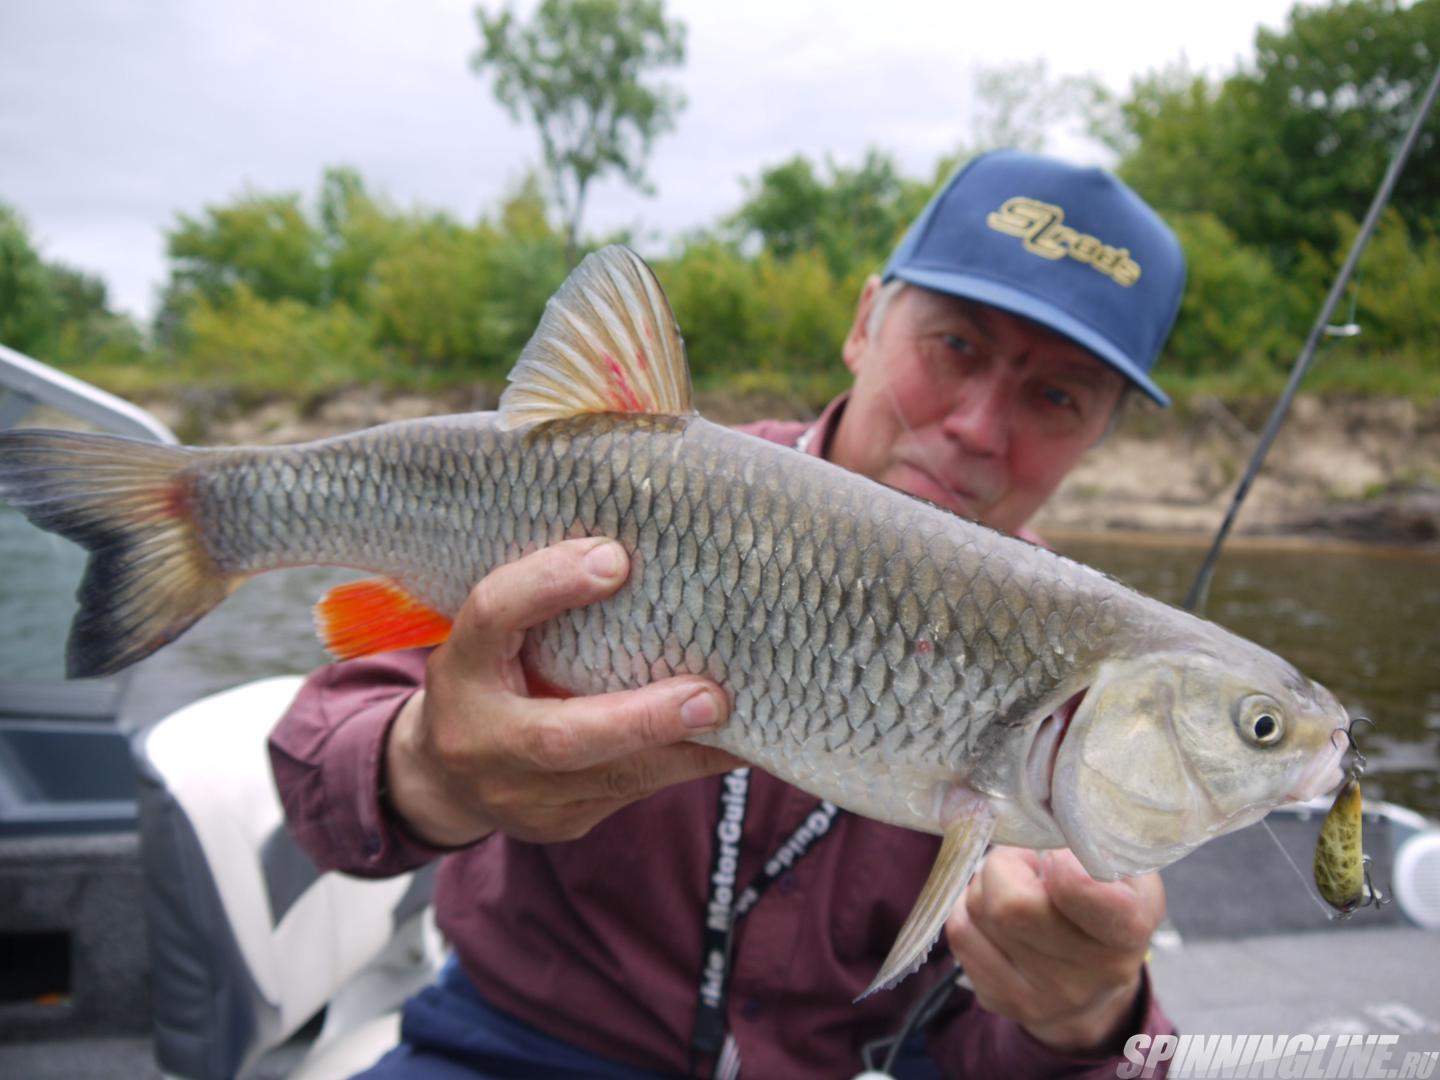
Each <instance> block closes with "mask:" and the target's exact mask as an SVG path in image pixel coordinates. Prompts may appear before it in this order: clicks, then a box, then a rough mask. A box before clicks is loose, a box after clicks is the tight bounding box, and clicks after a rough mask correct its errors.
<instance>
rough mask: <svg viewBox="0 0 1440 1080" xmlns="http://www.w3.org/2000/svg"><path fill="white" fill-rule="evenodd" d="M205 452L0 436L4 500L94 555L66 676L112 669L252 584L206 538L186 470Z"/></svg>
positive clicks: (101, 440)
mask: <svg viewBox="0 0 1440 1080" xmlns="http://www.w3.org/2000/svg"><path fill="white" fill-rule="evenodd" d="M201 453H203V451H197V450H192V449H187V448H184V447H175V446H161V445H158V444H156V443H149V442H142V441H140V440H138V439H127V438H123V437H121V436H118V435H92V434H84V433H79V432H70V431H46V430H41V429H24V430H18V431H8V432H0V499H4V500H5V501H7V502H9V503H10V505H12V506H14V507H15V508H16V509H17V510H19V511H20V512H21V513H23V514H24V515H25V516H26V517H28V518H29V519H30V521H31V522H32V523H34V524H35V525H36V526H38V527H39V528H41V529H45V530H46V531H48V532H53V533H56V534H58V535H60V536H63V537H65V538H66V539H68V540H73V541H74V542H75V543H77V544H79V545H81V546H82V547H84V548H85V549H87V550H88V551H89V552H90V559H89V562H88V563H87V564H86V566H85V574H84V577H83V578H82V579H81V581H80V588H79V590H78V591H77V593H76V599H77V600H78V601H79V605H80V609H79V611H78V612H77V613H76V615H75V618H74V621H73V622H71V624H70V637H69V641H68V644H67V645H66V652H65V673H66V674H67V675H68V676H69V677H70V678H72V679H76V678H89V677H92V676H99V675H113V674H114V673H115V672H117V671H120V670H121V669H123V668H126V667H129V666H130V665H131V664H133V663H135V662H136V661H139V660H143V659H144V658H145V657H147V656H149V655H150V654H151V653H153V652H154V651H155V650H156V649H159V648H160V647H161V646H162V645H165V644H167V643H169V642H171V641H173V640H174V639H175V638H177V637H179V636H180V635H181V634H182V633H184V632H185V630H187V629H188V628H189V627H190V626H191V624H193V623H194V622H195V621H196V620H197V619H199V618H200V617H201V616H202V615H204V614H205V613H206V612H208V611H210V609H211V608H213V607H215V605H217V604H218V603H220V601H221V600H223V599H225V597H226V596H228V595H229V594H230V593H231V592H232V591H233V590H234V589H235V587H236V586H238V585H239V584H240V582H241V581H242V580H243V578H242V577H241V576H238V575H230V574H226V573H224V572H222V571H221V570H220V569H219V567H217V566H216V564H215V561H214V559H213V558H212V557H211V556H210V554H209V552H208V551H207V550H206V548H205V546H204V544H203V543H202V540H201V536H200V530H199V526H198V523H197V520H196V516H195V512H194V507H193V501H192V497H191V490H192V489H191V483H190V479H189V476H188V475H187V466H188V465H190V464H191V463H192V462H193V461H194V460H195V458H196V457H198V456H199V455H200V454H201Z"/></svg>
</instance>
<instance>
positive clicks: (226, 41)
mask: <svg viewBox="0 0 1440 1080" xmlns="http://www.w3.org/2000/svg"><path fill="white" fill-rule="evenodd" d="M474 6H475V5H474V3H473V0H227V2H220V0H0V201H4V202H8V203H10V204H11V205H12V206H15V207H16V208H18V209H19V210H20V211H21V213H22V214H24V216H25V217H26V218H27V220H28V221H29V223H30V225H31V227H32V231H33V234H34V236H35V239H36V241H37V243H38V245H39V247H40V249H41V252H42V254H43V255H44V256H45V257H46V258H51V259H59V260H63V261H65V262H68V263H70V264H72V265H75V266H78V267H80V268H82V269H84V270H87V271H89V272H91V273H96V274H99V275H100V276H101V277H103V278H104V279H105V280H106V282H107V283H108V284H109V286H110V290H111V297H112V300H113V301H114V303H115V304H116V305H117V306H119V307H121V308H123V309H126V310H129V311H131V312H133V313H135V314H138V315H144V316H148V315H149V314H150V313H151V312H152V311H153V308H154V303H155V295H156V292H157V290H158V288H159V286H160V284H161V282H162V281H163V280H164V277H165V262H164V253H163V231H164V229H165V228H167V227H168V226H169V225H171V224H172V223H173V222H174V220H175V215H176V214H177V213H178V212H187V213H196V212H198V211H199V210H201V209H202V208H203V207H205V206H207V205H213V204H216V203H221V202H225V201H227V200H229V199H231V198H232V197H234V196H235V195H236V194H237V193H239V192H241V191H243V190H245V189H246V188H247V187H251V188H254V189H258V190H262V191H267V192H268V191H281V190H287V191H295V190H301V191H305V192H306V193H307V194H313V192H314V191H315V189H316V186H317V184H318V182H319V178H320V174H321V170H322V169H323V168H324V167H325V166H327V165H331V164H351V165H354V166H356V167H357V168H359V170H360V171H361V173H362V174H363V175H364V176H365V178H366V180H367V181H368V182H369V183H370V184H371V185H372V187H375V188H377V189H379V190H381V191H383V192H385V193H386V194H387V195H389V196H390V197H391V198H392V199H393V200H394V201H396V202H398V203H400V204H401V205H406V206H410V205H414V204H417V203H419V204H423V205H426V206H430V207H436V208H446V209H448V210H450V211H452V212H454V213H455V214H457V215H458V216H460V217H461V218H462V219H465V220H471V219H473V218H474V217H475V216H476V215H477V214H479V213H481V212H483V211H485V210H487V209H489V208H491V207H493V206H494V205H495V203H496V200H497V199H498V198H499V197H500V196H501V195H502V194H503V193H504V192H505V191H506V190H507V189H508V188H510V187H512V186H513V185H514V184H515V183H516V182H517V181H518V180H519V179H520V178H521V177H522V176H523V175H524V173H525V171H526V170H527V168H529V167H530V166H532V165H534V164H536V163H537V162H538V161H539V148H538V141H537V139H536V137H535V135H534V134H533V133H532V132H531V131H530V130H528V129H526V128H523V127H520V126H518V125H516V124H514V123H512V122H511V120H510V119H509V117H508V115H507V114H506V113H504V112H503V111H502V110H501V109H500V107H499V106H497V105H496V104H495V102H494V100H493V99H492V97H491V95H490V91H489V87H488V84H487V83H486V82H484V81H482V80H481V79H478V78H476V77H475V76H474V75H473V74H472V73H471V71H470V69H469V65H468V58H469V56H470V53H471V52H472V51H473V49H474V47H475V45H476V44H477V42H478V33H477V31H476V29H475V20H474V16H473V14H472V12H473V9H474ZM487 6H489V7H491V8H492V9H493V8H495V7H497V6H498V3H497V0H487ZM533 6H534V0H523V2H522V3H521V4H520V8H521V10H523V11H528V10H530V9H531V8H532V7H533ZM1290 6H1291V2H1290V0H1204V2H1193V0H1190V2H1184V0H1182V2H1157V0H1089V2H1086V3H1070V2H1060V0H1048V2H1046V0H988V2H983V3H981V2H975V0H928V2H927V0H670V3H669V4H668V10H669V11H670V13H671V14H672V15H677V16H679V17H680V18H682V19H683V20H684V21H685V23H686V24H687V25H688V28H689V37H688V57H687V60H686V63H685V66H684V68H683V69H680V70H679V71H675V72H672V73H671V74H670V75H669V76H668V77H669V78H670V79H672V80H673V81H675V82H678V83H679V84H680V85H681V86H682V87H683V90H684V92H685V94H686V96H687V97H688V99H689V107H688V108H687V109H686V110H685V111H684V112H683V113H682V114H681V116H680V121H679V126H678V128H677V130H676V131H675V132H674V133H672V134H671V135H668V136H666V137H664V138H662V139H661V140H660V141H659V142H658V143H657V144H656V147H655V152H654V155H653V157H652V159H651V166H650V175H651V178H652V179H653V181H654V182H655V185H656V187H657V188H658V194H657V195H656V196H655V197H653V198H646V197H645V196H643V195H640V194H639V193H637V192H634V191H632V190H631V189H629V188H626V187H623V186H621V185H620V184H618V183H605V184H602V185H600V186H599V187H597V189H596V191H595V193H594V195H593V197H592V199H591V202H590V206H589V208H588V211H587V216H586V220H585V225H586V228H587V230H600V229H605V228H615V227H621V226H630V227H639V229H640V230H641V240H642V243H641V246H642V247H644V248H647V249H649V250H655V249H657V248H660V249H663V247H664V245H665V243H666V242H667V241H668V240H669V239H671V238H673V237H674V236H676V235H677V234H678V233H680V232H682V231H683V230H685V229H687V228H692V227H696V226H701V225H707V224H711V223H713V222H714V221H715V219H716V218H718V217H719V216H720V215H722V214H724V213H727V212H729V211H731V210H733V209H734V208H735V207H736V206H737V205H738V203H739V202H740V200H741V198H742V197H743V194H744V188H743V185H742V183H741V180H742V178H753V177H755V176H756V175H757V173H758V171H759V170H760V169H761V168H762V167H763V166H766V165H770V164H774V163H777V162H779V161H781V160H784V159H785V158H788V157H789V156H791V155H792V154H795V153H797V152H803V153H806V154H809V155H811V156H812V157H814V158H817V159H820V158H823V157H824V156H825V155H827V154H829V155H832V156H833V157H834V158H835V159H836V160H838V161H840V162H842V163H846V164H852V163H854V162H856V161H858V160H859V158H860V157H861V155H862V154H863V152H864V150H865V148H866V147H867V146H872V145H873V146H879V147H881V148H882V149H885V150H888V151H890V152H892V153H893V154H895V156H896V157H897V158H898V160H899V162H900V164H901V166H902V168H904V169H905V170H906V171H907V172H909V173H912V174H915V175H928V173H929V172H930V170H931V169H932V168H933V166H934V163H935V161H936V160H937V159H938V158H939V156H940V155H942V154H944V153H947V152H950V151H952V150H953V149H954V148H955V147H956V146H957V145H958V144H959V143H960V142H961V141H962V140H963V139H964V137H965V135H966V133H967V130H968V128H967V125H968V118H969V106H970V96H971V91H972V77H973V72H974V71H975V69H976V67H977V65H985V66H995V65H999V64H1003V63H1008V62H1015V61H1027V60H1033V59H1036V58H1044V59H1045V60H1046V61H1048V64H1049V69H1050V72H1051V74H1052V75H1053V76H1060V75H1067V74H1075V75H1079V74H1085V73H1092V74H1094V75H1096V76H1098V77H1099V78H1101V79H1102V80H1103V81H1104V82H1106V83H1107V84H1109V85H1110V86H1111V87H1112V88H1114V89H1116V90H1124V89H1125V88H1127V87H1128V86H1129V83H1130V79H1131V78H1132V77H1133V76H1135V75H1138V74H1143V73H1145V72H1147V71H1150V70H1153V69H1156V68H1159V67H1162V66H1164V65H1165V64H1167V63H1171V62H1174V61H1177V60H1179V59H1180V58H1181V56H1182V55H1183V56H1184V57H1185V58H1186V59H1187V60H1188V61H1189V63H1190V64H1191V66H1192V67H1196V68H1200V69H1205V70H1209V71H1211V72H1214V73H1224V72H1228V71H1230V70H1232V69H1233V67H1234V66H1235V64H1236V63H1237V62H1239V61H1240V60H1241V59H1243V58H1247V57H1249V56H1250V55H1251V51H1252V43H1253V40H1254V35H1255V29H1256V26H1257V25H1258V24H1264V25H1266V26H1271V27H1279V26H1281V25H1282V24H1283V22H1284V16H1285V13H1286V11H1287V10H1288V9H1289V8H1290ZM1058 148H1059V149H1061V150H1063V151H1065V152H1066V153H1068V154H1069V156H1072V157H1077V156H1089V157H1091V158H1094V157H1095V156H1096V153H1097V152H1096V151H1095V150H1094V149H1091V148H1087V147H1085V146H1084V145H1083V144H1080V143H1078V142H1075V141H1074V140H1072V141H1071V142H1069V143H1062V144H1061V145H1059V146H1058Z"/></svg>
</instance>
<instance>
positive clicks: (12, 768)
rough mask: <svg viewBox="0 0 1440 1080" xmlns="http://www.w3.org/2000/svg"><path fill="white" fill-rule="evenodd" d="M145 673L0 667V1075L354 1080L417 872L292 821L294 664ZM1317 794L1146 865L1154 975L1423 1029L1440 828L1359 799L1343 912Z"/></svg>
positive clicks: (387, 996)
mask: <svg viewBox="0 0 1440 1080" xmlns="http://www.w3.org/2000/svg"><path fill="white" fill-rule="evenodd" d="M36 407H40V408H44V409H47V410H51V411H52V412H56V413H64V414H68V416H69V417H71V418H72V420H73V422H75V423H79V424H84V425H87V426H90V427H93V428H97V429H100V430H105V431H112V432H118V433H123V434H130V435H134V436H136V437H139V438H147V439H152V440H155V441H160V442H171V443H173V442H174V441H175V437H174V435H173V434H172V433H171V432H170V431H169V430H168V429H166V428H165V427H164V425H162V424H160V423H159V422H158V421H157V420H155V418H154V417H152V416H149V415H148V414H146V413H145V412H144V411H143V410H140V409H138V408H137V407H135V406H134V405H132V404H130V403H128V402H125V401H122V400H120V399H118V398H115V397H113V396H112V395H109V394H106V393H104V392H103V391H100V390H98V389H97V388H95V387H92V386H89V385H88V384H85V383H82V382H80V381H79V380H75V379H73V378H70V377H69V376H66V375H64V374H62V373H60V372H57V371H54V370H53V369H51V368H48V367H46V366H45V365H43V364H40V363H39V362H37V361H35V360H33V359H31V358H29V357H25V356H23V355H21V354H19V353H16V352H14V351H13V350H10V349H6V348H4V347H0V428H3V427H10V426H18V425H19V424H20V423H21V422H22V421H23V420H24V419H25V417H26V415H27V414H28V413H30V411H31V410H32V409H34V408H36ZM38 535H39V534H37V536H38ZM76 565H77V567H78V562H77V564H76ZM57 619H58V620H59V621H66V620H68V611H61V612H57ZM145 675H146V673H145V672H144V671H143V670H142V671H140V672H139V673H138V674H136V673H135V672H134V671H132V672H127V673H125V674H123V675H121V676H117V677H115V678H112V679H105V680H97V681H88V682H81V683H70V682H66V681H64V680H63V679H61V678H59V676H58V667H57V669H56V673H55V674H54V676H53V677H48V676H47V677H45V678H26V679H10V680H8V681H0V970H3V971H4V973H5V974H4V978H3V980H0V1075H4V1076H17V1077H18V1076H25V1077H31V1078H35V1080H49V1078H56V1080H59V1078H62V1077H63V1078H65V1080H77V1078H81V1080H83V1078H87V1077H107V1078H109V1077H114V1076H137V1077H138V1076H156V1075H160V1076H165V1077H183V1078H189V1080H228V1078H230V1077H241V1076H243V1077H249V1078H256V1080H270V1078H279V1077H287V1076H288V1077H294V1078H297V1080H329V1078H331V1077H344V1076H349V1075H351V1074H352V1073H353V1072H355V1071H357V1070H358V1069H360V1068H363V1067H364V1066H365V1065H366V1064H367V1063H369V1062H370V1061H373V1060H374V1059H375V1058H376V1057H377V1056H378V1055H379V1054H380V1053H381V1052H383V1050H384V1049H385V1048H386V1047H387V1046H389V1045H393V1043H394V1042H395V1040H396V1039H397V1037H398V1014H397V1011H396V1010H397V1008H398V1005H399V1003H400V1002H401V1001H403V999H404V998H405V997H406V996H408V995H409V994H410V993H412V992H413V991H414V990H416V989H418V988H419V987H420V986H422V985H424V984H425V983H426V982H428V981H429V980H430V979H431V978H432V977H433V975H434V973H435V972H436V971H437V970H438V968H439V965H440V964H441V963H442V962H443V959H444V957H445V949H444V944H443V942H442V941H441V939H440V936H439V934H438V932H437V931H436V930H435V927H434V922H433V913H432V909H431V906H430V898H431V889H432V878H433V874H432V873H431V872H430V871H428V870H426V871H421V872H417V873H415V874H410V875H405V876H402V877H399V878H395V879H391V880H387V881H378V882H376V881H361V880H358V879H353V878H347V877H345V876H343V875H339V874H333V873H320V872H319V871H318V870H317V869H316V867H315V866H314V865H313V864H312V863H311V862H310V860H309V859H308V857H307V856H306V855H305V854H304V852H302V851H301V850H300V849H299V848H298V847H297V846H296V845H295V844H294V842H293V841H292V840H291V839H290V837H289V834H288V833H287V832H286V831H285V828H284V824H283V820H282V812H281V808H280V804H279V800H278V797H277V795H276V792H275V788H274V783H273V780H272V779H271V776H270V770H269V763H268V759H267V756H266V753H265V739H266V736H267V734H268V732H269V730H270V729H271V727H272V726H273V725H274V723H275V722H276V721H277V720H278V719H279V717H280V715H281V713H282V712H283V710H284V708H285V706H286V704H287V703H288V702H289V700H290V699H291V697H292V696H293V694H294V693H295V690H296V689H297V687H298V686H299V683H300V679H301V674H300V673H299V672H298V671H296V672H291V673H289V674H283V675H273V676H269V677H266V678H262V679H254V680H248V681H245V682H243V683H242V684H241V685H237V686H231V687H227V688H225V689H223V690H221V691H220V692H217V693H206V694H201V695H197V696H196V699H195V700H192V701H187V702H185V703H184V704H183V705H182V706H181V707H179V708H178V709H175V710H173V711H169V712H168V713H167V715H165V716H163V718H160V719H159V720H158V721H157V722H154V723H150V722H148V721H147V722H137V721H136V720H135V719H134V716H133V712H132V711H131V710H129V709H128V704H127V703H129V702H131V701H133V700H134V698H135V697H136V696H137V695H136V691H137V684H138V683H140V682H142V681H143V679H144V678H145ZM1327 808H1328V807H1327V804H1326V803H1325V802H1324V801H1323V800H1318V801H1316V802H1312V803H1307V804H1299V805H1295V806H1289V807H1282V808H1281V809H1279V810H1277V811H1275V812H1273V813H1271V814H1270V815H1269V817H1268V818H1267V819H1266V821H1265V822H1264V823H1262V824H1260V825H1256V826H1251V827H1249V828H1246V829H1243V830H1241V831H1239V832H1236V833H1233V834H1229V835H1227V836H1224V837H1220V838H1218V839H1216V840H1214V841H1212V842H1210V843H1209V844H1207V845H1205V846H1204V847H1202V848H1201V849H1200V850H1199V851H1197V852H1196V853H1194V854H1192V855H1190V856H1188V857H1187V858H1185V859H1182V860H1181V861H1180V862H1178V863H1176V864H1174V865H1173V866H1171V867H1168V868H1167V869H1166V870H1165V871H1163V875H1164V878H1165V882H1166V886H1167V894H1168V898H1169V914H1168V917H1167V920H1166V923H1165V925H1164V926H1163V927H1162V929H1161V931H1160V932H1159V933H1158V934H1157V935H1156V937H1155V942H1154V948H1153V952H1152V958H1151V964H1150V973H1151V978H1152V980H1153V983H1154V986H1155V988H1156V991H1157V993H1158V994H1159V996H1160V1000H1161V1002H1162V1003H1163V1005H1164V1008H1165V1009H1166V1011H1167V1013H1168V1014H1169V1015H1170V1016H1171V1017H1172V1019H1174V1020H1175V1022H1176V1024H1177V1025H1178V1026H1179V1028H1180V1029H1181V1030H1182V1031H1184V1032H1191V1033H1197V1034H1214V1035H1241V1034H1249V1033H1258V1034H1268V1035H1289V1034H1302V1033H1310V1034H1315V1035H1328V1036H1330V1037H1331V1038H1332V1039H1333V1038H1334V1037H1336V1036H1338V1035H1342V1034H1344V1035H1354V1034H1365V1033H1370V1034H1381V1035H1387V1036H1388V1035H1394V1036H1396V1037H1397V1043H1396V1045H1395V1046H1394V1047H1392V1050H1393V1051H1394V1052H1397V1053H1398V1052H1399V1051H1402V1050H1406V1049H1416V1050H1434V1049H1435V1048H1436V1047H1440V995H1437V994H1436V992H1435V988H1434V981H1433V972H1434V971H1436V970H1440V932H1437V931H1440V826H1437V824H1436V823H1435V822H1432V821H1429V820H1427V819H1425V818H1424V817H1422V816H1421V815H1419V814H1417V813H1415V812H1414V811H1412V810H1409V809H1406V808H1404V807H1401V806H1398V805H1394V804H1391V803H1384V802H1380V803H1375V804H1372V805H1369V806H1367V808H1366V810H1365V834H1366V842H1367V848H1368V850H1369V851H1370V852H1371V853H1372V855H1373V856H1374V859H1375V864H1374V878H1375V880H1376V881H1377V882H1381V883H1386V888H1387V890H1388V891H1390V892H1391V893H1392V894H1393V896H1392V901H1393V902H1391V903H1389V904H1387V905H1385V906H1373V907H1367V908H1364V909H1362V910H1361V911H1359V912H1358V913H1356V914H1355V915H1354V917H1353V918H1351V919H1349V920H1348V921H1343V922H1340V921H1337V920H1335V919H1334V918H1333V913H1330V912H1328V911H1326V910H1324V909H1323V908H1322V907H1320V906H1317V905H1318V900H1316V898H1315V897H1314V894H1313V888H1310V887H1308V885H1307V881H1308V876H1309V865H1310V858H1311V855H1312V852H1313V848H1314V843H1315V835H1316V833H1317V831H1318V828H1319V820H1320V818H1321V817H1322V816H1323V815H1324V813H1325V811H1326V809H1327ZM858 1071H859V1063H858V1062H857V1072H858Z"/></svg>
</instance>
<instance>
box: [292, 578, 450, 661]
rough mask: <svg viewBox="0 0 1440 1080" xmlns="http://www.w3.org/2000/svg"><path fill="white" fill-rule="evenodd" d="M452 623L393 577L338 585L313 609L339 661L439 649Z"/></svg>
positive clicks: (322, 635)
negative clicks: (378, 654) (397, 650)
mask: <svg viewBox="0 0 1440 1080" xmlns="http://www.w3.org/2000/svg"><path fill="white" fill-rule="evenodd" d="M452 621H453V620H451V618H450V617H449V616H448V615H442V614H441V613H440V612H438V611H436V610H435V609H434V608H432V607H429V606H428V605H426V604H424V603H421V602H420V601H419V600H417V599H416V598H415V597H414V596H412V595H411V594H410V593H408V592H406V591H405V589H404V587H403V586H401V585H398V584H396V583H395V582H394V581H391V580H390V579H389V578H370V579H368V580H365V581H351V582H347V583H346V584H344V585H337V586H335V588H333V589H331V590H330V591H329V592H328V593H326V594H325V596H324V597H323V598H322V599H321V600H320V602H319V603H318V604H316V605H315V632H316V633H317V634H319V635H320V640H321V641H322V642H324V644H325V648H327V649H329V650H330V652H331V653H332V654H333V655H334V656H335V657H337V658H338V659H341V660H352V659H354V658H355V657H357V656H369V655H370V654H371V653H378V652H389V651H390V650H392V649H418V648H423V647H424V646H427V645H439V644H440V643H441V642H442V641H444V640H445V639H446V638H448V637H449V636H450V627H451V625H452Z"/></svg>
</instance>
